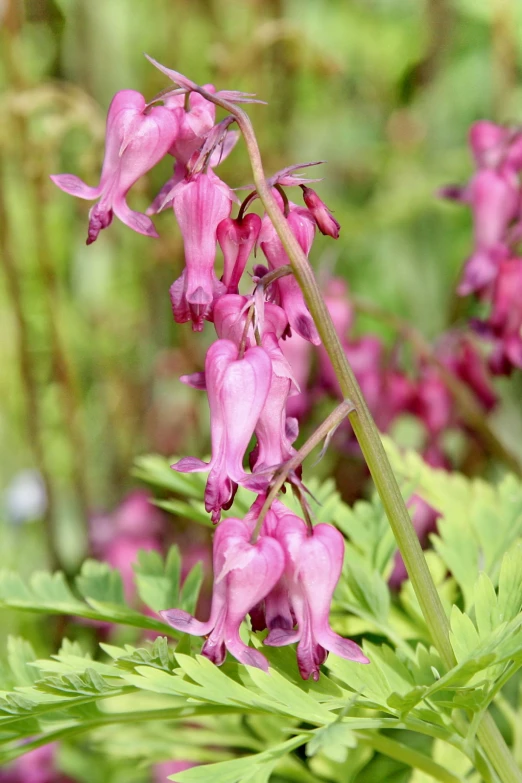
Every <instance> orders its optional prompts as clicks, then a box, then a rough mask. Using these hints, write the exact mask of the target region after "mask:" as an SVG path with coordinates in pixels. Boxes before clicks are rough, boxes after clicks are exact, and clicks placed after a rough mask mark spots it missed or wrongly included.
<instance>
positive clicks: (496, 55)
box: [491, 0, 518, 121]
mask: <svg viewBox="0 0 522 783" xmlns="http://www.w3.org/2000/svg"><path fill="white" fill-rule="evenodd" d="M491 39H492V40H491V47H492V53H491V54H492V61H493V109H494V114H495V118H496V119H498V120H500V121H506V120H508V119H509V117H506V116H505V114H506V107H509V99H510V97H511V94H512V93H513V90H514V88H515V86H516V84H517V48H518V46H517V19H516V6H515V3H514V1H513V0H493V19H492V25H491Z"/></svg>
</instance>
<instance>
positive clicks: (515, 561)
mask: <svg viewBox="0 0 522 783" xmlns="http://www.w3.org/2000/svg"><path fill="white" fill-rule="evenodd" d="M521 607H522V544H520V543H519V544H517V545H516V546H514V547H513V548H512V549H510V551H509V552H507V553H506V554H505V555H504V558H503V560H502V566H501V568H500V575H499V580H498V612H499V617H500V620H501V621H506V622H509V621H510V620H513V619H514V618H515V617H516V616H517V614H518V613H519V612H520V609H521Z"/></svg>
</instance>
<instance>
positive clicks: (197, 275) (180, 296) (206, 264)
mask: <svg viewBox="0 0 522 783" xmlns="http://www.w3.org/2000/svg"><path fill="white" fill-rule="evenodd" d="M233 198H234V195H233V194H232V191H230V189H229V188H228V187H227V185H225V183H224V182H222V181H221V180H220V179H219V177H218V176H216V174H214V172H213V171H212V170H209V171H208V173H206V174H205V173H201V174H196V175H194V176H193V177H189V178H188V179H187V180H184V181H183V182H182V183H180V184H179V185H178V186H177V188H176V192H175V193H174V197H173V202H174V203H173V206H174V213H175V215H176V218H177V220H178V223H179V226H180V229H181V233H182V234H183V241H184V245H185V263H186V267H185V269H184V270H183V272H182V274H181V276H180V277H179V278H178V279H177V280H176V281H175V282H174V283H173V284H172V286H171V289H170V299H171V302H172V310H173V313H174V320H175V321H176V323H185V322H186V321H190V320H191V321H192V328H193V329H194V331H196V332H200V331H201V330H202V329H203V322H204V321H205V320H211V319H212V308H213V305H214V301H215V299H216V298H217V297H218V296H220V295H221V294H224V293H225V291H226V289H225V286H224V285H223V283H220V282H219V280H218V279H217V277H216V274H215V272H214V262H215V260H216V230H217V227H218V225H219V223H220V222H221V221H222V220H224V219H225V218H226V217H228V215H229V214H230V210H231V209H232V199H233Z"/></svg>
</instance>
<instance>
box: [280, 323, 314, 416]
mask: <svg viewBox="0 0 522 783" xmlns="http://www.w3.org/2000/svg"><path fill="white" fill-rule="evenodd" d="M281 349H282V351H283V354H284V356H285V358H286V359H287V361H288V363H289V364H290V367H291V368H292V375H293V377H294V378H295V380H296V383H297V385H298V387H299V389H300V390H301V391H300V392H299V394H295V395H292V396H291V397H290V398H289V400H288V403H287V413H288V415H289V416H296V417H297V418H299V419H300V418H301V417H302V416H304V415H305V413H306V412H307V410H308V409H309V408H310V405H311V395H310V393H309V392H308V390H307V386H308V381H309V377H310V369H311V365H312V346H311V344H310V343H309V342H308V340H304V339H303V338H302V337H300V336H299V335H298V334H297V333H296V332H294V333H293V334H292V336H291V337H287V338H286V339H285V340H283V341H282V342H281Z"/></svg>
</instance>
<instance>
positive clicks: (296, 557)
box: [264, 513, 368, 680]
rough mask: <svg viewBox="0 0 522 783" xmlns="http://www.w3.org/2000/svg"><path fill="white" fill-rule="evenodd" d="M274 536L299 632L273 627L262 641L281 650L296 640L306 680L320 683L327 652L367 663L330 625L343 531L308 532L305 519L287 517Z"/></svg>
mask: <svg viewBox="0 0 522 783" xmlns="http://www.w3.org/2000/svg"><path fill="white" fill-rule="evenodd" d="M274 535H275V538H276V540H277V541H278V542H279V543H280V544H281V547H282V549H283V551H284V554H285V569H284V575H285V578H286V585H287V588H288V599H289V604H290V607H291V610H292V612H293V614H294V616H295V618H296V620H297V629H296V630H293V629H289V628H287V627H281V626H279V627H278V626H275V627H273V628H272V629H271V630H270V633H269V634H268V636H267V638H266V639H265V642H264V643H265V644H268V645H270V646H273V647H281V646H283V645H286V644H292V643H293V642H298V645H297V662H298V665H299V671H300V672H301V676H302V677H303V679H305V680H307V679H309V677H312V678H313V679H314V680H317V679H319V666H320V665H321V664H322V663H324V661H325V660H326V657H327V655H328V651H330V652H333V653H335V654H336V655H339V656H340V657H341V658H346V659H347V660H351V661H358V662H359V663H368V659H367V658H366V656H365V655H364V653H363V652H362V650H361V649H360V647H359V646H358V645H357V644H355V642H352V641H350V640H349V639H343V638H342V637H341V636H339V635H338V634H336V633H335V632H334V631H332V629H331V628H330V624H329V621H328V616H329V612H330V603H331V601H332V596H333V592H334V590H335V587H336V585H337V582H338V581H339V577H340V575H341V570H342V565H343V557H344V539H343V537H342V535H341V533H340V532H339V531H338V530H337V529H336V528H334V527H332V525H327V524H324V523H323V524H319V525H316V526H315V527H314V528H313V531H312V532H310V531H309V530H308V529H307V527H306V525H305V523H304V522H303V520H302V519H299V517H296V516H295V515H294V514H290V513H289V514H287V515H286V516H284V517H283V518H282V519H279V520H278V523H277V527H276V530H275V533H274ZM265 603H266V602H265ZM286 624H287V623H286Z"/></svg>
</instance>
